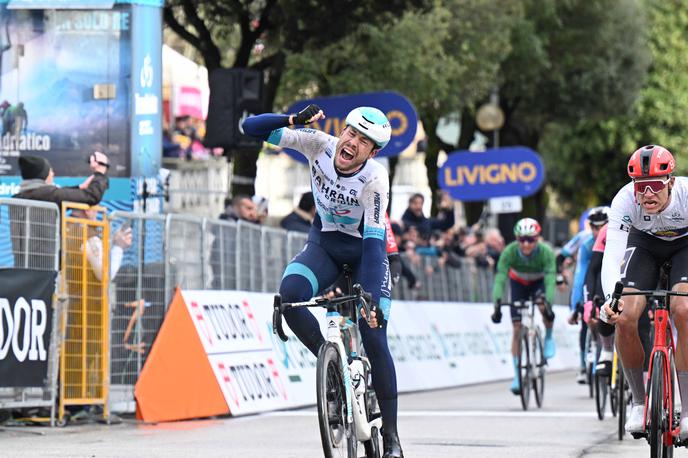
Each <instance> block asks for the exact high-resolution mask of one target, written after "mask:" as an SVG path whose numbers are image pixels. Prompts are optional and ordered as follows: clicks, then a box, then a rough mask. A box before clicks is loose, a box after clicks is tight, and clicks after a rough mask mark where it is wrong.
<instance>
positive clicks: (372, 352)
mask: <svg viewBox="0 0 688 458" xmlns="http://www.w3.org/2000/svg"><path fill="white" fill-rule="evenodd" d="M324 117H325V114H324V113H323V111H322V110H321V109H320V108H319V107H318V106H317V105H309V106H308V107H306V108H304V109H303V110H302V111H300V112H299V113H297V114H292V115H280V114H272V113H266V114H261V115H258V116H252V117H249V118H247V119H246V120H245V121H244V122H243V130H244V132H245V133H246V134H248V135H251V136H255V137H260V138H263V139H265V140H267V141H268V142H269V143H272V144H274V145H277V146H281V147H284V148H292V149H295V150H297V151H299V152H300V153H301V154H303V155H304V156H305V157H306V158H307V159H308V162H309V168H310V175H311V188H312V190H313V196H314V198H315V206H316V209H317V213H316V215H315V219H314V221H313V225H312V226H311V230H310V233H309V235H308V241H307V243H306V246H305V247H304V249H303V251H301V253H299V254H298V255H297V256H296V257H295V258H294V259H293V260H292V261H291V262H290V263H289V265H288V266H287V268H286V270H285V271H284V275H283V276H282V283H281V284H280V289H279V292H280V294H281V295H282V298H283V299H284V301H285V302H299V301H305V300H308V299H310V298H311V297H312V296H315V295H317V294H318V292H320V291H321V290H322V289H324V288H326V287H328V286H329V285H331V284H332V283H333V282H334V281H335V280H336V278H337V276H338V275H339V273H340V271H341V269H342V266H343V265H344V264H348V265H350V266H351V267H352V269H353V276H354V281H356V282H358V283H360V284H361V286H363V288H364V289H365V290H366V291H368V292H369V293H371V294H372V297H373V303H374V304H373V309H374V310H376V311H374V312H371V317H370V318H371V320H370V322H371V324H370V326H368V324H366V321H365V320H364V319H363V318H359V321H358V325H359V329H360V332H361V338H362V341H363V345H364V347H365V350H366V353H367V355H368V358H369V359H370V364H371V371H372V379H373V386H374V388H375V392H376V394H377V398H378V402H379V405H380V412H381V414H382V423H383V435H382V436H383V445H384V455H383V457H384V458H398V457H402V456H403V453H402V450H401V445H400V443H399V436H398V434H397V382H396V372H395V369H394V361H393V360H392V355H391V353H390V351H389V347H388V345H387V334H386V333H387V326H386V322H387V320H389V312H390V306H391V301H390V274H389V266H388V262H387V256H386V254H385V251H386V250H385V210H386V209H387V202H388V200H389V176H388V174H387V170H386V169H385V168H384V167H383V166H382V164H380V163H379V162H377V161H373V160H371V159H372V158H373V157H374V156H375V155H376V154H377V153H378V152H379V151H380V150H381V149H382V148H384V147H385V145H387V143H388V142H389V140H390V138H391V132H392V129H391V126H390V124H389V121H388V120H387V117H386V116H385V115H384V114H383V113H382V112H381V111H380V110H378V109H376V108H371V107H359V108H355V109H354V110H352V111H351V112H350V113H349V114H348V115H347V117H346V121H345V128H344V129H343V130H342V132H341V133H340V135H339V137H333V136H331V135H328V134H326V133H324V132H321V131H318V130H314V129H296V130H295V129H288V128H287V127H289V126H295V125H306V124H310V123H312V122H315V121H318V120H320V119H323V118H324ZM378 305H379V306H378ZM284 316H285V318H286V320H287V323H288V324H289V327H290V328H291V329H292V331H294V334H296V336H297V337H298V338H299V340H301V342H302V343H303V344H304V345H305V346H306V347H308V349H309V350H310V351H311V352H312V353H313V354H314V355H316V356H317V354H318V351H319V349H320V346H321V345H323V344H324V343H325V338H324V337H323V335H322V333H321V332H320V326H319V325H318V321H317V320H316V318H315V317H314V316H313V315H312V314H311V312H310V311H308V310H307V309H306V308H293V309H289V310H287V311H285V312H284Z"/></svg>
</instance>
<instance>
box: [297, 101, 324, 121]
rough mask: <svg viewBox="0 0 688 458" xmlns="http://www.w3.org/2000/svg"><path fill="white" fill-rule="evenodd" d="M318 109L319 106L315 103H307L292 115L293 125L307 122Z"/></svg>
mask: <svg viewBox="0 0 688 458" xmlns="http://www.w3.org/2000/svg"><path fill="white" fill-rule="evenodd" d="M319 111H320V107H319V106H317V105H315V104H310V105H308V106H307V107H306V108H304V109H303V110H301V111H299V112H298V113H297V114H295V115H294V118H293V122H294V125H304V124H306V123H308V120H309V119H311V118H312V117H313V116H315V115H317V114H318V112H319Z"/></svg>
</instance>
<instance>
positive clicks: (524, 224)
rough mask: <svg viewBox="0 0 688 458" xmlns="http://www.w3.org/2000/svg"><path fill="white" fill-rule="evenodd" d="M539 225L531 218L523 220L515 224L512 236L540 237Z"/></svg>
mask: <svg viewBox="0 0 688 458" xmlns="http://www.w3.org/2000/svg"><path fill="white" fill-rule="evenodd" d="M540 230H541V228H540V223H538V222H537V221H536V220H534V219H533V218H523V219H520V220H518V221H517V222H516V225H515V226H514V235H515V236H516V237H537V236H538V235H540Z"/></svg>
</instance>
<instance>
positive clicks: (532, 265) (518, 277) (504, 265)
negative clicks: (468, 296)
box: [492, 218, 556, 394]
mask: <svg viewBox="0 0 688 458" xmlns="http://www.w3.org/2000/svg"><path fill="white" fill-rule="evenodd" d="M514 235H515V236H516V241H514V242H511V243H510V244H509V245H507V247H506V248H505V249H504V252H502V255H501V256H500V257H499V262H498V263H497V275H496V276H495V281H494V286H493V289H492V299H493V301H494V303H495V310H494V314H493V315H492V321H493V322H495V323H499V322H500V321H501V320H502V312H501V300H502V295H503V293H504V286H505V284H506V279H507V276H508V277H509V280H510V281H509V284H510V286H511V302H512V304H513V302H516V301H526V300H528V299H530V298H531V297H534V296H535V297H537V296H538V295H539V294H540V293H541V292H542V291H543V290H544V291H545V299H546V303H540V304H539V307H540V313H541V314H542V320H543V322H544V325H545V349H544V357H545V358H552V357H553V356H554V352H555V345H554V339H553V338H552V324H553V322H554V313H553V312H552V308H551V306H550V304H552V301H553V300H554V290H555V288H556V285H555V283H556V262H555V258H554V252H553V251H552V249H551V248H550V247H549V246H547V245H545V244H544V243H541V242H540V241H539V238H540V224H539V223H538V222H537V221H536V220H534V219H532V218H523V219H521V220H519V221H518V222H517V223H516V226H515V227H514ZM511 322H512V327H513V334H512V337H511V354H512V356H513V359H514V372H515V374H514V381H513V383H512V384H511V392H512V393H514V394H520V393H521V384H520V381H519V377H518V373H519V370H518V355H519V351H520V348H519V345H520V342H519V338H518V337H519V333H520V330H521V310H519V309H516V308H514V307H513V306H512V307H511Z"/></svg>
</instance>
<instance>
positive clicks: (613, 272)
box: [602, 185, 637, 298]
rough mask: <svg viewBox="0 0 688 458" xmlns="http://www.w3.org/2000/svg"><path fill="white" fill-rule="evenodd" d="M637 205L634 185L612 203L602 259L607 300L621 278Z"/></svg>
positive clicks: (622, 191) (621, 192)
mask: <svg viewBox="0 0 688 458" xmlns="http://www.w3.org/2000/svg"><path fill="white" fill-rule="evenodd" d="M635 207H637V205H636V203H635V201H634V196H633V188H632V185H631V187H630V188H629V187H628V185H626V186H625V187H623V188H621V190H620V191H619V192H618V193H617V194H616V197H614V200H613V201H612V206H611V210H610V212H609V223H608V224H607V244H606V246H605V248H604V257H603V258H602V290H603V292H604V296H605V298H606V297H608V296H610V295H611V294H612V293H613V292H614V285H615V284H616V282H617V281H619V279H620V278H621V263H622V261H623V259H624V253H625V252H626V242H627V241H628V232H629V231H630V229H631V225H632V224H633V223H632V222H633V221H634V219H635V216H636V215H635V213H636V211H637V210H636V208H635Z"/></svg>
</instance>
